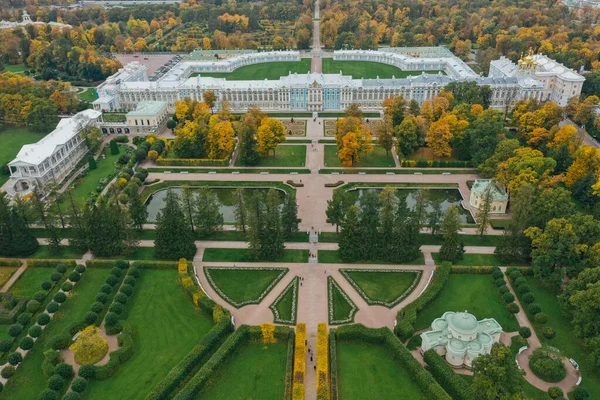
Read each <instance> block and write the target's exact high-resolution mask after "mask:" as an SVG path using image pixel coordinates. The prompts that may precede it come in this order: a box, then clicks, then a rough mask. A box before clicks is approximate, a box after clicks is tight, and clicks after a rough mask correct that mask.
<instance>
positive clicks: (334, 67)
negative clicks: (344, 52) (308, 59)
mask: <svg viewBox="0 0 600 400" xmlns="http://www.w3.org/2000/svg"><path fill="white" fill-rule="evenodd" d="M340 71H342V75H351V76H352V77H353V78H354V79H360V78H365V79H376V78H377V77H379V78H381V79H390V78H391V77H392V76H395V77H396V78H406V77H407V76H411V75H421V73H422V72H421V71H403V70H401V69H400V68H398V67H395V66H393V65H388V64H383V63H378V62H372V61H335V60H334V59H333V58H324V59H323V73H324V74H339V73H340ZM425 72H427V73H432V74H437V73H438V72H439V71H425Z"/></svg>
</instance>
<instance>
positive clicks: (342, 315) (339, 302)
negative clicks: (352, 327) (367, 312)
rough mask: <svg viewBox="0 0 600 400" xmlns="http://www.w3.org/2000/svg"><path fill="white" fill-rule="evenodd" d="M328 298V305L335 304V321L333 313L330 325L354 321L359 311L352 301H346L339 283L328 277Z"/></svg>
mask: <svg viewBox="0 0 600 400" xmlns="http://www.w3.org/2000/svg"><path fill="white" fill-rule="evenodd" d="M327 296H328V299H329V301H328V304H333V319H332V317H331V312H329V313H328V315H329V325H339V324H347V323H350V322H353V321H354V315H355V314H356V312H357V311H358V309H357V308H356V305H355V304H354V303H352V300H350V299H346V298H345V297H344V294H343V292H342V288H340V287H338V286H337V282H335V280H334V279H333V278H332V277H331V276H328V277H327Z"/></svg>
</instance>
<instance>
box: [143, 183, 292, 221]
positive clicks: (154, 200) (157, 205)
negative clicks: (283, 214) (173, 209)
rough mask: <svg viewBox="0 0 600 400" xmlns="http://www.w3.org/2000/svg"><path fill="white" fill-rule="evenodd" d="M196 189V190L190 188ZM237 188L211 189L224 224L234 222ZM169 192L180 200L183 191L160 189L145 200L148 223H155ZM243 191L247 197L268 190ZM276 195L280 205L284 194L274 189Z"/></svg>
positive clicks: (175, 188)
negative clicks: (218, 205)
mask: <svg viewBox="0 0 600 400" xmlns="http://www.w3.org/2000/svg"><path fill="white" fill-rule="evenodd" d="M192 189H197V188H192ZM237 189H238V188H237V187H225V188H217V187H215V188H211V191H213V192H214V193H216V195H217V198H218V199H219V203H221V205H220V207H219V211H220V212H221V214H223V221H224V222H225V223H226V224H231V223H234V222H235V200H236V198H235V196H236V194H237ZM169 190H172V191H173V192H175V193H177V195H178V196H179V197H180V198H181V193H182V192H183V189H182V188H181V187H171V188H168V189H160V190H157V191H156V192H154V193H152V194H151V195H150V197H148V200H146V204H147V206H148V223H151V224H152V223H155V222H156V216H157V215H158V213H159V212H160V210H162V208H163V207H164V206H165V199H166V197H167V193H168V191H169ZM242 190H243V191H244V195H246V196H248V195H250V194H251V193H252V192H256V191H261V192H264V193H265V194H266V193H267V192H268V191H269V188H266V187H264V188H242ZM276 190H277V193H279V198H280V201H281V203H282V204H283V200H284V198H285V192H284V191H283V190H281V189H276Z"/></svg>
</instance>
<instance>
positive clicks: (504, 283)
mask: <svg viewBox="0 0 600 400" xmlns="http://www.w3.org/2000/svg"><path fill="white" fill-rule="evenodd" d="M495 283H496V286H498V287H500V286H506V281H505V280H504V278H500V279H496V280H495Z"/></svg>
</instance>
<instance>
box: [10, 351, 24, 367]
mask: <svg viewBox="0 0 600 400" xmlns="http://www.w3.org/2000/svg"><path fill="white" fill-rule="evenodd" d="M7 360H8V363H9V364H10V365H17V364H19V363H20V362H21V361H23V356H22V355H21V353H19V352H18V351H15V352H12V353H10V354H9V355H8V357H7Z"/></svg>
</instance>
